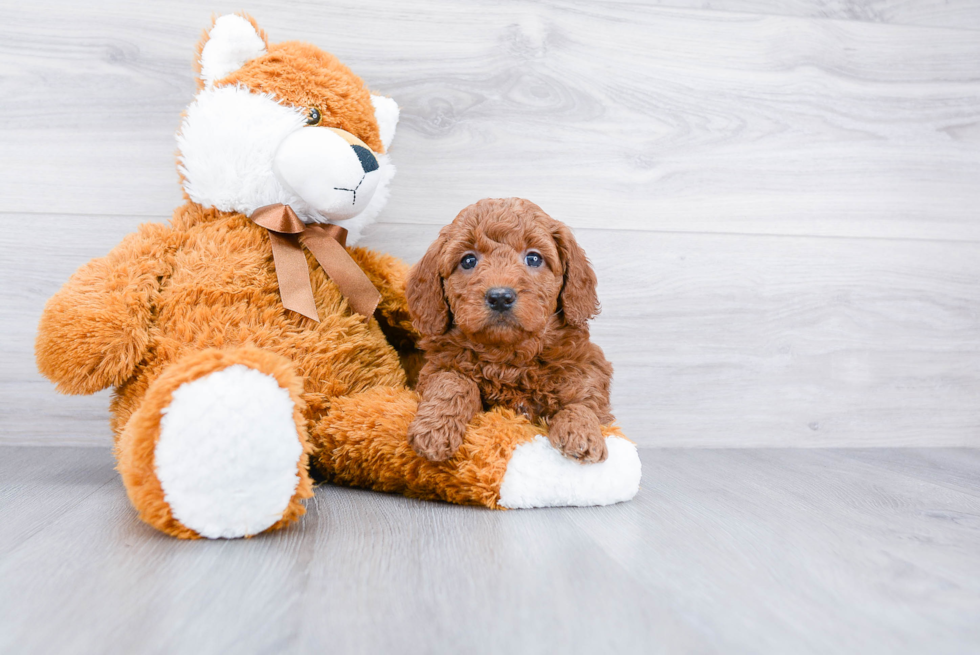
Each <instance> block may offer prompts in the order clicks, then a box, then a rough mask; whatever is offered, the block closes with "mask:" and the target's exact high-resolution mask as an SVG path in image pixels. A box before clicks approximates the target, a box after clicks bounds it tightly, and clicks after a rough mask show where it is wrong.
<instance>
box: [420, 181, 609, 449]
mask: <svg viewBox="0 0 980 655" xmlns="http://www.w3.org/2000/svg"><path fill="white" fill-rule="evenodd" d="M529 252H535V253H538V254H540V255H541V257H542V258H543V263H542V264H541V265H540V266H530V265H528V264H527V263H526V259H525V258H526V256H527V254H528V253H529ZM465 255H473V256H475V257H476V259H477V263H476V265H475V266H473V267H472V268H470V269H464V268H463V267H462V266H461V265H460V262H461V259H462V258H463V257H464V256H465ZM495 287H499V288H508V289H512V290H513V291H514V293H515V295H516V302H514V304H513V306H512V307H511V308H510V309H509V310H507V311H495V310H494V309H492V308H491V307H490V306H489V305H488V302H487V300H486V294H487V292H488V290H489V289H491V288H495ZM595 287H596V278H595V272H594V271H593V270H592V267H591V265H590V264H589V261H588V259H587V258H586V256H585V252H584V251H583V250H582V248H581V247H580V246H579V245H578V243H576V241H575V238H574V237H573V236H572V232H571V230H570V229H569V228H568V226H566V225H565V224H564V223H561V222H560V221H557V220H555V219H553V218H551V217H550V216H548V215H547V214H546V213H544V211H543V210H542V209H541V208H540V207H538V206H537V205H535V204H534V203H532V202H530V201H528V200H524V199H521V198H507V199H485V200H481V201H479V202H477V203H475V204H473V205H470V206H469V207H467V208H466V209H464V210H463V211H461V212H460V213H459V215H458V216H457V217H456V219H455V220H454V221H453V222H452V223H451V224H450V225H447V226H446V227H444V228H443V229H442V230H441V231H440V232H439V237H438V238H437V239H436V241H435V242H434V243H433V244H432V245H431V246H430V247H429V250H428V251H427V252H426V253H425V256H424V257H422V259H421V260H420V261H419V262H418V264H416V265H415V266H414V267H413V268H412V270H411V272H410V273H409V278H408V283H407V286H406V295H407V299H408V307H409V311H410V312H411V315H412V320H413V324H414V325H415V328H416V329H417V330H418V331H419V333H420V334H421V335H422V339H421V341H420V342H419V346H420V347H421V348H422V349H423V350H424V351H425V354H426V364H425V366H424V367H423V368H422V371H421V372H420V373H419V381H418V390H419V393H420V394H421V396H422V401H421V404H420V405H419V411H418V414H417V416H416V418H415V420H414V421H413V422H412V424H411V426H410V427H409V441H410V443H411V444H412V447H413V448H414V449H415V450H416V451H417V452H418V453H419V454H421V455H423V456H425V457H427V458H428V459H430V460H433V461H442V460H445V459H448V458H449V457H451V456H452V454H453V453H454V452H455V451H456V449H457V448H458V447H459V444H460V443H462V439H463V434H464V432H465V428H466V424H467V423H468V422H469V421H470V420H471V419H472V418H473V417H474V415H475V414H476V413H477V412H478V411H479V410H480V409H481V406H482V407H483V408H490V407H506V408H509V409H512V410H514V411H517V412H520V413H522V414H524V415H526V416H527V417H528V418H529V419H531V420H545V421H548V422H549V438H550V439H551V442H552V443H553V444H554V445H555V447H556V448H558V449H559V450H561V451H562V452H563V453H564V454H565V455H567V456H569V457H574V458H576V459H579V460H580V461H583V462H597V461H602V460H604V459H605V458H606V447H605V441H604V439H603V437H602V433H601V431H600V424H608V423H611V422H612V421H613V415H612V414H611V413H610V406H609V385H610V382H611V380H612V365H610V363H609V362H608V361H607V360H606V358H605V356H604V355H603V353H602V350H601V349H600V348H599V347H598V346H596V345H595V344H594V343H592V342H591V341H590V340H589V328H588V324H587V321H588V320H589V319H590V318H592V317H593V316H595V315H596V314H598V313H599V303H598V298H597V296H596V291H595ZM477 390H478V392H479V396H478V397H477V396H476V395H475V391H477Z"/></svg>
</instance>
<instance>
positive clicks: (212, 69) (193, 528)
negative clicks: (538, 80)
mask: <svg viewBox="0 0 980 655" xmlns="http://www.w3.org/2000/svg"><path fill="white" fill-rule="evenodd" d="M214 39H220V40H221V41H222V42H221V43H218V42H217V41H215V42H212V41H213V40H214ZM198 52H199V56H200V71H201V73H202V77H201V80H200V91H199V94H198V96H197V99H196V101H195V102H196V103H197V104H195V105H193V106H192V107H191V109H190V110H189V111H188V113H187V115H186V116H185V120H184V124H183V125H182V128H181V133H180V137H179V138H180V139H181V141H180V147H181V154H180V157H181V171H182V179H181V181H182V183H183V185H184V188H185V193H186V194H187V202H186V203H185V204H184V205H183V206H181V207H179V208H178V209H177V210H176V211H175V212H174V215H173V218H172V220H171V221H170V224H169V225H156V224H147V225H143V226H141V227H140V228H139V230H138V231H137V232H136V233H134V234H131V235H129V236H128V237H126V238H125V239H124V240H123V241H122V243H120V244H119V245H118V246H117V247H116V248H115V249H113V250H112V252H110V253H109V254H108V255H107V256H105V257H102V258H99V259H96V260H93V261H91V262H89V263H88V264H86V265H84V266H82V267H81V268H80V269H79V270H78V271H77V272H76V273H75V274H74V275H73V276H72V277H71V279H70V280H69V281H68V282H67V283H66V284H65V285H64V287H63V288H62V289H61V290H60V291H59V292H58V293H57V294H55V296H54V297H53V298H51V300H50V301H49V302H48V304H47V306H46V307H45V310H44V312H43V314H42V317H41V321H40V325H39V327H38V335H37V342H36V356H37V365H38V368H39V370H40V371H41V372H42V373H43V374H44V375H45V376H47V377H48V378H50V379H51V380H53V381H54V382H55V384H56V385H57V387H58V389H59V391H62V392H64V393H75V394H89V393H95V392H97V391H99V390H101V389H105V388H108V387H112V388H113V389H114V392H113V397H112V403H111V411H112V419H111V424H112V429H113V432H114V435H115V453H116V457H117V461H118V469H119V472H120V474H121V476H122V480H123V483H124V484H125V486H126V491H127V494H128V495H129V498H130V500H131V502H132V504H133V506H134V507H135V508H136V510H137V511H138V513H139V516H140V518H141V519H142V520H143V521H145V522H146V523H148V524H149V525H151V526H153V527H155V528H157V529H159V530H162V531H163V532H165V533H167V534H170V535H173V536H176V537H180V538H199V537H202V536H204V537H236V536H249V535H252V534H254V533H256V532H259V531H263V530H274V529H278V528H281V527H283V526H285V525H287V524H289V523H290V522H292V521H295V520H297V519H298V518H299V517H300V516H302V514H303V512H304V511H305V510H304V506H303V500H304V499H306V498H309V497H310V496H311V495H312V481H313V478H314V476H315V477H318V478H321V479H325V480H330V481H332V482H336V483H342V484H351V485H358V486H364V487H369V488H372V489H378V490H382V491H391V492H398V493H404V494H406V495H410V496H416V497H420V498H428V499H440V500H446V501H451V502H458V503H471V504H480V505H484V506H487V507H499V506H500V505H499V503H498V500H499V497H500V488H501V485H502V483H503V480H504V477H505V475H506V474H507V471H508V463H509V461H510V458H511V455H512V453H513V452H514V450H515V448H517V447H518V446H519V445H520V444H522V443H526V442H529V441H531V440H532V439H534V437H535V436H536V435H537V434H540V433H542V431H545V427H544V426H543V425H541V424H540V423H537V424H535V423H532V421H530V420H529V419H528V418H527V417H526V416H521V415H518V414H515V413H514V412H512V411H510V410H507V409H497V410H494V411H491V412H488V413H486V414H479V415H477V416H475V417H471V418H472V421H469V423H468V425H463V426H460V425H457V426H456V430H457V431H459V430H465V433H464V436H463V439H462V445H461V446H460V447H459V448H458V449H457V450H456V454H455V456H454V457H453V458H452V459H449V460H448V461H444V462H432V461H429V460H427V459H424V458H422V457H420V456H419V455H417V454H416V453H415V452H414V451H413V450H412V449H411V448H410V447H409V445H408V439H407V436H408V426H409V424H410V423H411V421H412V420H413V418H414V417H415V415H416V409H417V406H418V396H417V395H416V394H415V393H414V391H413V390H412V389H411V388H410V387H409V385H408V382H409V380H410V379H412V378H414V377H415V374H416V373H417V371H418V367H419V360H420V355H419V353H418V351H417V350H416V342H417V341H418V339H419V334H418V332H417V331H416V330H415V328H414V327H413V325H412V321H411V317H410V315H409V311H408V304H407V301H406V297H405V285H406V278H407V275H408V267H407V266H405V264H403V263H402V262H400V261H399V260H397V259H395V258H393V257H390V256H387V255H384V254H379V253H375V252H371V251H368V250H365V249H362V248H349V252H350V255H351V257H352V258H353V259H354V260H355V261H356V262H357V263H358V265H359V266H360V267H361V269H362V270H363V271H364V272H365V273H366V275H367V276H368V278H369V279H370V280H371V282H372V284H374V286H375V287H376V288H377V289H378V291H379V292H380V295H381V299H380V302H379V305H378V308H377V311H376V312H375V314H374V316H372V317H369V320H368V321H365V320H364V317H362V316H359V315H357V314H354V313H353V312H352V311H351V309H350V307H349V306H348V304H347V302H346V301H345V300H344V298H343V297H342V296H341V294H340V292H339V290H338V288H337V286H336V285H335V284H334V283H333V282H332V281H331V280H330V279H329V277H328V276H327V275H326V274H325V273H324V271H323V269H322V268H321V267H320V266H319V264H318V263H317V262H316V260H315V258H314V257H313V256H312V254H310V253H309V252H306V259H307V266H308V269H309V276H310V283H311V286H312V291H313V295H314V300H315V305H316V309H317V312H318V315H319V316H320V321H319V322H316V321H313V320H311V319H308V318H305V317H303V316H301V315H299V314H296V313H294V312H291V311H288V310H286V309H284V308H283V305H282V299H281V296H280V293H279V286H278V281H277V278H276V271H275V265H274V261H273V257H272V250H271V245H270V239H269V235H268V233H267V232H266V230H265V229H263V228H260V227H258V226H257V225H256V224H255V223H253V222H252V221H251V220H250V219H249V218H248V215H247V214H248V211H250V208H254V205H256V204H260V203H263V202H265V201H266V200H270V202H281V201H282V200H283V199H286V198H287V197H286V196H283V195H277V194H281V192H282V189H281V188H280V187H277V186H276V184H275V180H274V179H272V178H269V177H268V176H267V175H266V171H265V170H264V168H263V165H261V162H259V161H258V160H262V161H265V160H266V158H267V157H268V154H269V152H271V151H272V147H271V145H270V144H273V143H274V142H275V141H276V139H278V138H279V136H281V135H282V134H284V133H289V132H290V131H291V130H317V129H322V126H321V125H316V126H312V125H306V124H305V123H304V124H303V125H302V126H300V120H299V119H300V118H302V117H303V116H307V115H308V114H307V110H308V108H309V107H310V106H317V107H319V108H320V110H321V114H322V116H323V121H322V122H323V123H324V124H325V125H326V126H328V127H339V128H342V129H344V130H347V131H348V132H350V133H351V134H353V135H354V136H355V137H357V138H358V139H360V140H362V141H363V142H365V143H366V144H369V145H370V147H371V149H373V150H374V151H375V154H376V156H377V157H379V162H381V168H382V170H385V163H383V162H382V158H386V157H387V155H385V154H382V152H383V150H384V149H385V148H387V146H388V144H389V142H390V139H391V138H392V135H393V133H394V125H395V122H396V121H397V115H398V110H397V105H395V104H394V102H393V101H390V100H385V99H377V98H375V99H372V96H371V95H370V93H369V92H368V90H367V88H366V87H365V85H364V83H363V82H362V81H361V80H360V79H359V78H357V77H356V76H355V75H354V74H353V73H351V72H350V70H349V69H347V68H346V67H345V66H343V65H342V64H340V63H339V62H337V60H336V59H335V58H333V57H332V56H331V55H328V54H327V53H324V52H323V51H320V50H319V49H317V48H315V47H314V46H310V45H307V44H298V43H283V44H272V45H270V44H269V43H268V40H267V39H266V37H265V34H264V33H263V32H262V31H261V30H259V29H258V27H257V26H256V25H255V22H254V21H252V20H251V19H250V18H248V17H245V16H242V17H222V18H220V19H218V21H216V22H215V24H214V26H213V28H212V30H211V31H210V32H209V33H207V34H206V35H205V41H204V42H203V43H202V45H201V47H200V48H199V51H198ZM234 66H238V68H233V67H234ZM205 105H207V106H205ZM199 111H200V112H202V113H203V115H204V117H205V118H206V120H203V122H201V123H198V122H197V121H198V120H199V119H200V118H201V117H200V116H199V115H198V114H197V113H195V112H199ZM222 112H230V113H232V114H234V116H228V123H229V126H228V127H229V128H230V129H231V132H230V133H229V134H231V136H230V137H229V138H216V139H211V137H213V136H215V135H216V133H217V132H220V129H221V128H219V127H217V126H216V124H215V123H214V120H213V119H215V118H216V117H217V116H220V114H221V113H222ZM379 122H380V125H379ZM198 128H201V129H198ZM211 128H213V130H212V132H213V133H210V134H209V129H211ZM235 130H240V136H241V138H242V139H245V140H249V139H250V141H249V142H248V143H236V139H237V138H238V137H236V136H235V134H236V132H235ZM293 133H295V132H293ZM218 136H220V134H219V135H218ZM226 136H227V135H226ZM208 139H211V140H208ZM229 159H234V161H229ZM243 160H245V161H244V162H243ZM235 166H241V167H242V168H240V169H239V170H238V172H237V173H236V172H233V173H232V174H228V167H232V169H234V167H235ZM393 172H394V169H393V168H391V167H390V166H388V173H387V175H388V178H387V179H390V175H391V174H393ZM239 175H242V176H243V178H240V177H239ZM220 198H224V199H225V200H226V201H227V202H225V200H219V199H220ZM385 198H386V194H385V193H376V194H375V196H374V198H373V199H372V201H371V204H370V205H369V207H368V209H367V210H365V211H364V212H362V215H361V216H359V217H355V218H354V219H351V220H352V221H356V220H361V219H362V218H363V216H364V215H365V214H370V218H373V215H374V214H376V213H377V212H378V211H380V209H381V206H382V205H383V204H384V200H385ZM243 199H245V200H247V202H245V200H243ZM300 200H301V199H300ZM291 202H293V201H292V200H291ZM295 202H297V203H299V202H300V201H299V200H296V201H295ZM372 212H373V213H372ZM304 220H308V221H312V220H316V217H313V216H310V215H307V216H306V217H304ZM343 224H344V225H348V224H349V222H344V223H343ZM359 225H363V221H362V223H360V224H357V225H354V230H353V232H352V236H356V231H357V230H358V229H359ZM351 241H352V238H350V237H349V238H348V244H350V243H351ZM604 430H605V433H606V434H609V435H617V434H618V432H617V431H616V430H615V429H614V428H604ZM549 447H550V446H549ZM266 460H268V461H266ZM617 470H618V469H617ZM554 474H555V475H557V476H558V478H556V484H558V485H559V487H562V488H563V487H567V485H568V484H570V483H569V482H568V480H569V478H567V472H561V471H556V472H554ZM612 474H616V472H615V471H613V472H612ZM515 475H516V478H515ZM527 475H528V473H527V471H524V472H523V473H521V472H519V473H517V474H512V475H511V476H510V478H511V486H512V487H513V486H514V485H515V484H516V485H517V487H516V488H518V489H524V490H527V489H532V490H533V489H536V488H537V487H534V485H531V486H528V483H527V481H526V480H524V478H526V477H527ZM600 477H601V476H600ZM515 479H516V482H515ZM636 482H637V483H638V480H637V481H636ZM541 484H543V485H544V486H545V487H547V486H548V483H547V481H545V482H543V483H542V482H539V487H540V485H541ZM528 493H530V496H532V497H530V498H527V497H526V496H527V495H528ZM541 493H548V494H550V492H537V491H531V492H527V491H524V492H521V498H522V501H521V502H526V503H531V504H533V503H535V502H539V499H538V496H539V495H540V494H541ZM551 495H553V494H551ZM605 498H606V496H605V495H603V496H602V497H597V499H598V500H599V501H602V500H603V499H605Z"/></svg>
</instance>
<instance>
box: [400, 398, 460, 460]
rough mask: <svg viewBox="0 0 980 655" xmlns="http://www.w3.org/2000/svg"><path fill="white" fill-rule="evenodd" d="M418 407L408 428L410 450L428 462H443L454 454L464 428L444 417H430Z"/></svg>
mask: <svg viewBox="0 0 980 655" xmlns="http://www.w3.org/2000/svg"><path fill="white" fill-rule="evenodd" d="M423 410H424V405H423V406H421V407H419V413H418V414H417V415H416V416H415V419H413V420H412V423H411V424H410V425H409V426H408V443H409V445H411V446H412V450H414V451H415V452H417V453H418V454H419V455H421V456H422V457H424V458H426V459H427V460H429V461H430V462H444V461H446V460H447V459H449V458H451V457H452V456H453V455H455V454H456V451H457V450H458V449H459V446H460V444H462V443H463V436H464V435H465V433H466V426H465V425H463V426H460V425H458V424H457V422H456V421H453V420H452V419H450V418H449V417H446V416H432V415H431V414H430V413H429V412H426V411H423Z"/></svg>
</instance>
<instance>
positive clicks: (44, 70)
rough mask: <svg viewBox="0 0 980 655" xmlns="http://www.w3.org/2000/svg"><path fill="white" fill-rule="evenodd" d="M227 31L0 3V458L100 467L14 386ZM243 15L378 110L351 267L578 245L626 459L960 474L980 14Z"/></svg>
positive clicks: (508, 5)
mask: <svg viewBox="0 0 980 655" xmlns="http://www.w3.org/2000/svg"><path fill="white" fill-rule="evenodd" d="M241 8H242V5H240V4H239V3H235V4H231V3H228V2H225V1H224V0H218V1H216V2H213V3H207V4H205V5H202V4H201V3H198V2H190V1H180V2H159V3H131V2H122V1H121V0H103V1H100V2H98V3H82V4H79V3H69V2H65V1H64V0H48V1H42V2H33V3H30V4H27V3H24V4H20V5H17V6H14V5H12V3H5V6H4V8H3V9H2V10H0V11H2V18H3V20H2V21H0V91H2V92H0V135H2V136H0V143H2V144H3V148H2V149H0V166H2V170H3V175H2V176H0V221H2V227H3V229H2V230H0V248H2V249H3V255H2V256H0V357H2V366H0V442H2V443H21V444H25V443H47V444H67V443H71V444H88V445H98V444H107V443H108V442H109V436H108V434H109V433H108V427H107V423H106V421H107V413H106V407H107V405H108V396H107V394H104V393H103V394H99V395H96V396H94V397H87V398H66V397H60V396H57V395H56V394H55V393H54V391H53V389H52V387H51V385H50V384H49V383H47V382H46V381H44V380H43V379H42V378H40V376H39V375H38V374H37V373H36V372H35V371H34V365H33V354H32V344H33V339H34V330H35V326H36V322H37V318H38V316H39V314H40V311H41V308H42V306H43V303H44V301H45V300H46V299H47V298H48V297H49V296H50V295H51V294H52V293H54V291H56V290H57V288H58V287H59V286H60V285H61V284H62V283H63V282H64V281H65V279H67V277H68V276H69V275H70V274H71V272H72V271H73V270H74V269H75V268H76V267H77V266H79V265H80V264H82V263H84V262H85V261H87V260H89V259H90V258H92V257H96V256H100V255H102V254H104V253H105V252H106V251H108V250H109V249H110V248H111V247H112V246H113V245H115V243H117V242H118V241H119V240H120V239H121V238H122V236H123V235H125V234H126V233H127V232H129V231H131V230H132V229H134V227H135V226H136V225H138V224H139V223H140V222H144V221H164V220H166V219H167V218H168V217H169V215H170V213H171V211H172V210H173V208H174V207H175V206H177V205H178V204H179V203H180V202H181V199H180V191H179V188H178V184H177V179H176V172H175V169H174V161H173V153H174V149H175V145H174V141H173V132H174V130H175V129H176V127H177V124H178V121H179V115H180V112H181V110H182V109H183V108H184V107H185V106H186V105H187V104H188V103H189V101H190V99H191V97H192V95H193V92H194V80H193V75H192V72H191V60H192V57H193V52H194V45H195V43H196V41H197V39H198V37H199V35H200V32H201V30H202V29H203V28H204V27H205V26H206V25H207V24H208V21H209V18H210V14H211V12H212V11H215V12H218V13H224V12H229V11H236V10H239V9H241ZM245 9H247V10H248V11H250V12H251V13H252V14H253V15H254V16H255V17H256V18H257V19H258V21H259V22H260V24H261V25H262V26H263V27H264V28H265V29H266V30H267V31H268V33H269V36H270V39H271V40H272V41H280V40H290V39H301V40H308V41H311V42H313V43H316V44H317V45H320V46H321V47H324V48H326V49H328V50H330V51H332V52H334V53H335V54H337V55H338V56H339V57H340V58H341V59H342V60H344V61H345V62H347V63H348V64H349V65H350V66H351V67H352V68H353V69H354V70H355V71H356V72H358V73H359V74H361V75H362V76H363V77H364V78H365V79H366V80H367V82H368V84H369V85H370V86H371V87H372V89H373V90H375V91H377V92H380V93H384V94H387V95H391V96H392V97H394V98H395V99H396V100H397V101H398V102H399V104H400V105H401V107H402V122H401V124H400V128H399V133H398V135H397V136H396V140H395V144H394V147H393V148H392V156H393V158H394V160H395V162H396V164H397V165H398V167H399V175H398V177H396V180H395V183H394V185H393V188H392V198H391V202H390V204H389V205H388V208H387V209H386V210H385V212H384V214H383V215H382V218H383V220H382V221H381V223H380V224H379V225H377V226H376V228H375V229H373V230H372V232H371V233H370V234H369V236H368V237H367V239H366V241H365V245H369V246H372V247H376V248H379V249H383V250H387V251H390V252H393V253H395V254H398V255H399V256H402V257H404V258H405V259H406V260H408V261H414V260H415V259H417V258H418V257H419V256H420V254H421V253H422V252H423V251H424V249H425V247H426V246H427V244H428V243H429V241H430V240H431V239H432V238H433V237H434V235H435V233H436V231H437V229H438V227H439V226H440V225H442V224H444V223H446V222H448V221H449V220H451V219H452V218H453V216H454V215H455V214H456V212H457V211H458V210H459V209H461V208H462V207H463V206H465V205H467V204H469V203H470V202H472V201H474V200H476V199H478V198H481V197H485V196H512V195H519V196H525V197H528V198H530V199H532V200H535V201H536V202H538V203H539V204H540V205H542V206H543V207H544V208H545V210H547V211H548V212H549V213H551V214H552V215H553V216H555V217H556V218H559V219H561V220H564V221H566V222H567V223H569V224H571V225H572V226H573V227H575V228H576V232H577V234H578V235H579V237H580V239H581V241H582V243H583V244H584V246H585V247H586V250H587V251H588V253H589V254H590V256H591V258H592V260H593V262H594V264H595V266H596V269H597V271H598V274H599V278H600V297H601V300H602V302H603V308H604V310H603V314H602V315H601V316H600V317H599V319H597V321H596V323H595V328H594V335H595V339H596V341H597V342H598V343H599V344H600V345H602V346H603V347H604V348H605V350H606V351H607V353H608V354H609V355H610V357H611V359H612V360H613V363H614V365H615V366H616V380H615V386H614V404H615V410H616V413H617V415H618V416H619V418H620V422H621V423H622V425H623V427H624V428H625V429H626V431H627V433H628V434H629V436H631V437H632V438H633V439H634V440H636V441H637V442H639V443H640V444H641V445H646V446H663V445H671V446H824V445H827V446H830V445H833V446H883V445H899V446H901V445H922V446H938V445H944V446H977V445H980V380H978V377H980V309H978V303H980V245H978V241H980V3H976V2H972V1H970V0H952V1H950V2H941V1H939V0H920V1H917V2H912V1H905V2H884V1H883V0H882V1H878V0H875V1H871V2H865V3H860V2H825V1H820V0H814V1H812V2H810V1H807V0H781V1H780V2H773V3H770V2H761V1H759V0H718V1H713V2H710V3H707V2H702V1H700V0H698V1H695V0H690V1H687V0H672V1H665V2H659V3H656V2H654V3H641V2H608V3H597V2H545V3H530V2H522V1H505V2H465V3H461V2H450V1H448V0H425V2H422V3H411V5H407V4H405V3H400V2H396V1H395V0H384V1H382V2H370V3H364V2H354V1H353V0H343V1H338V2H330V3H329V4H326V3H324V4H304V5H302V6H293V5H288V4H283V3H274V2H270V1H268V0H260V1H254V2H251V3H248V4H247V5H246V6H245Z"/></svg>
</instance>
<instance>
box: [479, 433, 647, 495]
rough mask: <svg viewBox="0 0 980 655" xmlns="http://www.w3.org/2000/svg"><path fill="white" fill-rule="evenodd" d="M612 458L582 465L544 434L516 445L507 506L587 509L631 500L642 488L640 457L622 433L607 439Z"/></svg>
mask: <svg viewBox="0 0 980 655" xmlns="http://www.w3.org/2000/svg"><path fill="white" fill-rule="evenodd" d="M606 449H607V451H608V453H609V456H608V457H607V458H606V461H604V462H600V463H598V464H581V463H579V462H577V461H575V460H573V459H569V458H568V457H565V456H564V455H562V454H561V453H560V452H559V451H558V450H557V449H556V448H555V447H554V446H552V445H551V442H549V441H548V439H547V438H546V437H543V436H541V435H538V436H536V437H534V439H532V440H531V441H528V442H526V443H522V444H521V445H519V446H518V447H517V448H515V449H514V454H513V455H511V458H510V461H509V462H508V463H507V472H506V473H504V481H503V483H501V485H500V500H498V501H497V503H498V504H499V505H501V506H502V507H508V508H511V509H519V508H529V507H567V506H575V507H587V506H590V505H612V504H613V503H620V502H623V501H626V500H630V499H631V498H633V496H635V495H636V492H637V491H638V490H639V488H640V456H639V454H638V453H637V452H636V446H635V445H634V444H632V443H630V442H629V441H627V440H626V439H622V438H620V437H606Z"/></svg>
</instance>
